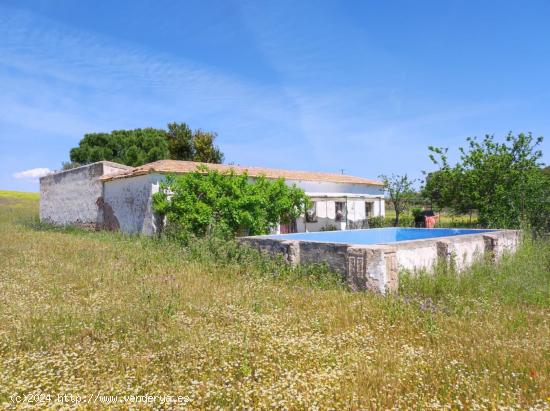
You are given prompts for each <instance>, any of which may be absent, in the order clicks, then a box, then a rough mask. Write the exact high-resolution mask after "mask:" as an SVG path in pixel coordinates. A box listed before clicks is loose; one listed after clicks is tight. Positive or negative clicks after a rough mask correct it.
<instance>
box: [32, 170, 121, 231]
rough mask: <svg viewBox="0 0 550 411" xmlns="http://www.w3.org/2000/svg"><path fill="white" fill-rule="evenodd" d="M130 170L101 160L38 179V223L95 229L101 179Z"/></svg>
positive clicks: (100, 213) (99, 212) (99, 216)
mask: <svg viewBox="0 0 550 411" xmlns="http://www.w3.org/2000/svg"><path fill="white" fill-rule="evenodd" d="M128 168H130V167H127V166H124V165H121V164H116V163H111V162H109V161H100V162H97V163H93V164H88V165H85V166H82V167H77V168H73V169H70V170H65V171H61V172H58V173H55V174H50V175H47V176H45V177H42V178H40V221H43V222H48V223H52V224H57V225H77V226H84V227H90V228H98V227H100V226H101V225H102V224H103V211H102V209H101V208H100V203H101V197H102V195H103V184H102V182H101V181H100V177H102V176H104V175H108V174H114V173H117V172H120V171H123V170H127V169H128Z"/></svg>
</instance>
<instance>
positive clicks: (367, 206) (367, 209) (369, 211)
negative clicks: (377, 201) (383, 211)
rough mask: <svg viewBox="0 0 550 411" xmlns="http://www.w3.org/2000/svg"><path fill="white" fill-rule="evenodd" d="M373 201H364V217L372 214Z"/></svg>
mask: <svg viewBox="0 0 550 411" xmlns="http://www.w3.org/2000/svg"><path fill="white" fill-rule="evenodd" d="M373 205H374V204H373V203H372V202H371V201H365V218H369V217H372V215H373V212H374V211H373Z"/></svg>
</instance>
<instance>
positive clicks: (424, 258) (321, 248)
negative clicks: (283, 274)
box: [239, 230, 520, 294]
mask: <svg viewBox="0 0 550 411" xmlns="http://www.w3.org/2000/svg"><path fill="white" fill-rule="evenodd" d="M239 241H240V242H241V243H244V244H248V245H250V246H252V247H254V248H257V249H259V250H261V251H262V252H265V253H268V254H272V255H275V254H282V255H283V256H284V258H285V259H286V260H287V261H288V262H290V263H292V264H312V263H325V264H326V265H327V266H328V267H329V268H330V269H331V270H332V271H334V272H336V273H338V274H340V275H341V276H342V278H343V279H344V280H345V281H346V283H347V284H348V285H349V286H350V288H351V289H353V290H357V291H360V290H369V291H375V292H379V293H382V294H385V293H388V292H396V291H397V289H398V287H399V271H401V270H407V271H410V272H413V273H416V272H419V271H428V272H430V271H431V270H432V269H433V268H434V267H435V266H436V264H449V265H453V266H454V267H455V268H456V269H458V270H463V269H465V268H466V267H468V266H470V265H471V264H472V263H473V262H474V261H476V259H478V258H481V257H482V256H484V255H485V256H487V257H489V258H490V259H492V260H494V261H496V260H498V259H499V258H500V257H501V256H502V255H503V254H505V253H513V252H514V251H515V250H516V249H517V247H518V245H519V242H520V232H519V231H515V230H498V231H492V232H484V233H478V234H467V235H457V236H449V237H438V238H430V239H423V240H411V241H402V242H395V243H391V244H376V245H349V244H339V243H323V242H316V241H302V240H283V239H274V238H269V237H243V238H240V239H239Z"/></svg>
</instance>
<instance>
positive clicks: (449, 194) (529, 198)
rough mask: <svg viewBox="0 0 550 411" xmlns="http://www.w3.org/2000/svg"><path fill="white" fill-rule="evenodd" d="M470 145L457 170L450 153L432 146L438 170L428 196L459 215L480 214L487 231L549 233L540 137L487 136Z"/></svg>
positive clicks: (549, 197) (549, 192)
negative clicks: (496, 138) (501, 140)
mask: <svg viewBox="0 0 550 411" xmlns="http://www.w3.org/2000/svg"><path fill="white" fill-rule="evenodd" d="M467 142H468V146H467V147H466V148H460V153H461V156H460V161H458V162H457V163H456V164H455V165H454V166H453V165H451V164H450V163H449V161H448V156H447V149H444V148H437V147H430V150H431V152H432V154H431V155H430V158H431V159H432V161H433V162H434V164H436V165H437V166H438V167H439V170H437V171H436V172H433V173H431V174H429V175H428V178H427V179H426V185H425V187H424V193H425V195H426V196H427V197H428V198H430V199H431V200H432V201H433V202H434V203H435V204H436V205H437V206H439V207H449V208H452V209H453V210H455V211H456V212H457V213H467V212H470V211H471V210H476V211H477V212H478V215H479V217H478V219H479V223H480V224H481V225H482V226H485V227H498V228H520V227H530V228H531V229H532V230H533V232H534V233H535V234H540V233H543V232H550V178H549V177H548V175H547V174H546V173H544V171H543V169H542V168H541V164H540V163H539V160H540V159H541V157H542V152H541V151H540V150H539V149H538V147H539V145H540V144H541V142H542V137H539V138H534V137H533V136H532V135H531V134H519V135H518V136H514V135H512V134H508V135H507V136H506V138H505V141H504V142H498V141H496V140H495V139H494V137H493V136H489V135H487V136H485V138H484V139H483V140H482V141H478V140H477V139H475V138H468V139H467Z"/></svg>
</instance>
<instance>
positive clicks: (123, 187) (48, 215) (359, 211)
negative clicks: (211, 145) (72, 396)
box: [40, 160, 385, 235]
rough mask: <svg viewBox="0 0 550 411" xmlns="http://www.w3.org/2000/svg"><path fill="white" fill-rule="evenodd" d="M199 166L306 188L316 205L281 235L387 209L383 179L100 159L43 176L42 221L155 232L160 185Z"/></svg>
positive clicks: (344, 225) (360, 220) (347, 223)
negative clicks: (155, 198)
mask: <svg viewBox="0 0 550 411" xmlns="http://www.w3.org/2000/svg"><path fill="white" fill-rule="evenodd" d="M201 165H203V166H206V167H208V168H210V169H212V170H217V171H221V172H224V171H229V170H233V171H234V172H235V173H237V174H241V173H244V172H246V173H248V175H249V176H250V177H251V178H254V177H258V176H260V175H263V176H265V177H266V178H269V179H277V178H284V179H285V181H286V183H287V184H289V185H292V184H296V186H298V187H300V188H302V189H303V190H304V191H305V192H306V193H307V194H308V195H309V197H310V198H311V200H312V203H313V206H312V208H311V209H310V210H309V211H308V212H307V213H306V215H304V216H301V217H300V218H298V219H297V220H296V221H295V222H293V223H292V224H284V225H280V226H279V227H278V229H277V230H276V232H277V233H288V232H305V231H320V230H327V229H331V230H334V229H336V230H345V229H353V228H366V227H367V219H368V218H370V217H377V216H384V213H385V210H384V190H383V187H382V183H381V182H379V181H376V180H370V179H367V178H362V177H353V176H348V175H343V174H332V173H318V172H308V171H294V170H281V169H272V168H261V167H242V166H234V165H225V164H205V163H197V162H193V161H176V160H161V161H156V162H154V163H149V164H145V165H143V166H140V167H128V166H124V165H121V164H116V163H112V162H109V161H100V162H97V163H93V164H88V165H85V166H82V167H78V168H74V169H71V170H65V171H61V172H58V173H54V174H50V175H47V176H45V177H42V178H41V179H40V220H41V221H44V222H49V223H53V224H58V225H80V226H87V227H93V228H96V229H99V228H105V229H110V230H120V231H122V232H124V233H130V234H138V233H140V234H146V235H151V234H153V233H155V232H156V230H157V227H158V226H159V224H158V217H157V216H155V213H154V211H153V209H152V195H153V194H154V193H156V192H157V191H158V189H159V183H160V182H161V181H163V180H164V179H165V178H166V176H167V175H168V174H182V173H188V172H192V171H195V170H196V169H197V167H198V166H201Z"/></svg>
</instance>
